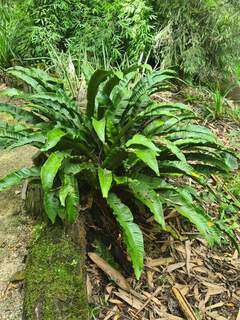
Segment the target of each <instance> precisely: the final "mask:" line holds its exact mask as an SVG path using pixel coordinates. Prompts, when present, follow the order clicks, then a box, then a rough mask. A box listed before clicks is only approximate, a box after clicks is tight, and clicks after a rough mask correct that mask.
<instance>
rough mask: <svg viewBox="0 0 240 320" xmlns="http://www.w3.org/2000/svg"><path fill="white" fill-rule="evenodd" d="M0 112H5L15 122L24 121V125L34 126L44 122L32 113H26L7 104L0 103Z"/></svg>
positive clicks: (20, 108) (26, 111)
mask: <svg viewBox="0 0 240 320" xmlns="http://www.w3.org/2000/svg"><path fill="white" fill-rule="evenodd" d="M0 112H6V113H8V114H10V115H11V116H13V117H14V119H15V120H19V121H24V122H26V123H31V124H36V123H40V122H43V121H44V120H43V119H41V118H40V117H38V116H37V115H35V114H34V113H33V112H32V111H28V110H25V109H23V108H22V107H16V106H13V105H11V104H7V103H0Z"/></svg>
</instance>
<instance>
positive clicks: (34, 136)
mask: <svg viewBox="0 0 240 320" xmlns="http://www.w3.org/2000/svg"><path fill="white" fill-rule="evenodd" d="M45 140H46V137H45V136H44V135H43V134H42V133H38V132H37V133H29V134H28V135H26V136H21V137H19V139H18V140H17V141H16V142H14V143H12V144H11V145H10V146H9V149H14V148H17V147H21V146H25V145H27V144H31V145H32V146H35V147H40V146H41V145H42V144H43V143H45Z"/></svg>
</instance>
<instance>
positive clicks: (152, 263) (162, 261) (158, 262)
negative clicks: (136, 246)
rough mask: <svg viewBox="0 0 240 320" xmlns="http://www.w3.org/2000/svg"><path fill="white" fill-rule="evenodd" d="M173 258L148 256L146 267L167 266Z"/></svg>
mask: <svg viewBox="0 0 240 320" xmlns="http://www.w3.org/2000/svg"><path fill="white" fill-rule="evenodd" d="M173 262H174V259H173V258H172V257H167V258H158V259H151V258H148V259H147V262H146V266H147V267H159V266H167V265H169V264H170V263H173Z"/></svg>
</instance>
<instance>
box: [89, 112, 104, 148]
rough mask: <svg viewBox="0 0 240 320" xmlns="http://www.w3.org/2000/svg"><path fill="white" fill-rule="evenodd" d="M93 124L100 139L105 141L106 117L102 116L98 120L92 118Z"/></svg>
mask: <svg viewBox="0 0 240 320" xmlns="http://www.w3.org/2000/svg"><path fill="white" fill-rule="evenodd" d="M92 125H93V128H94V130H95V132H96V134H97V136H98V138H99V139H100V141H102V143H105V127H106V119H105V118H102V119H101V120H96V119H94V118H92Z"/></svg>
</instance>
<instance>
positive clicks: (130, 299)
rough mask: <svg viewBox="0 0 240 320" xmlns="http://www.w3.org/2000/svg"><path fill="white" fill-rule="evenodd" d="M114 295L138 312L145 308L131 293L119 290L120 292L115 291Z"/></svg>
mask: <svg viewBox="0 0 240 320" xmlns="http://www.w3.org/2000/svg"><path fill="white" fill-rule="evenodd" d="M114 294H115V295H116V296H117V297H118V298H120V299H122V300H123V301H125V302H126V303H127V304H129V305H130V306H131V307H133V308H134V309H136V310H139V309H141V308H142V306H143V304H142V302H141V301H139V300H138V299H137V298H135V297H134V296H133V295H132V294H131V293H128V292H126V291H123V290H121V289H119V290H118V291H115V292H114Z"/></svg>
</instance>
